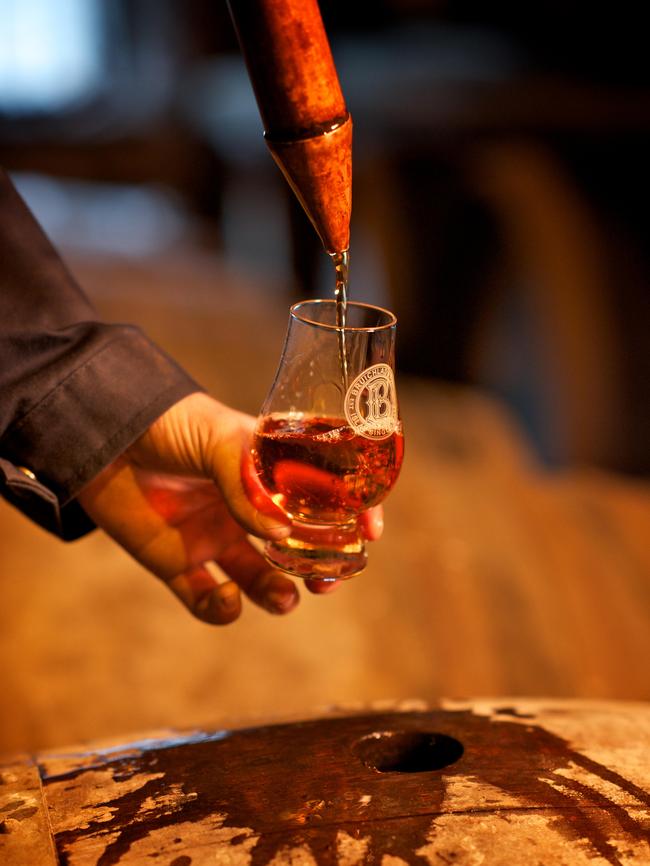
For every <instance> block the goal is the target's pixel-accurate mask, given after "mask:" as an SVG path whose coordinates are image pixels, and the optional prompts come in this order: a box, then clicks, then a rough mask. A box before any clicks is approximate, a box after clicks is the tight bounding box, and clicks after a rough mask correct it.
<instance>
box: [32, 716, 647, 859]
mask: <svg viewBox="0 0 650 866" xmlns="http://www.w3.org/2000/svg"><path fill="white" fill-rule="evenodd" d="M395 739H397V740H398V741H399V744H398V747H397V748H394V746H392V745H391V743H393V742H394V741H395ZM424 741H428V742H430V744H431V745H430V748H429V751H428V752H427V754H426V756H424V757H423V753H422V750H420V751H419V752H417V750H414V748H413V744H414V743H416V742H418V743H420V742H424ZM451 742H453V743H456V744H457V746H458V749H457V750H456V751H454V752H453V754H452V753H451V752H449V747H448V745H447V744H448V743H451ZM368 743H370V744H371V745H372V749H368V748H365V747H366V746H367V745H368ZM648 747H650V707H649V706H648V705H639V704H637V705H635V704H619V705H617V704H615V703H610V704H606V703H600V704H596V703H591V704H590V703H588V702H576V701H573V702H571V701H549V700H547V701H514V702H510V703H506V702H502V701H501V702H499V701H489V700H484V701H480V702H464V703H456V704H451V703H449V704H447V705H446V706H445V707H444V708H436V709H429V710H425V711H399V709H398V708H392V710H391V711H386V710H384V711H382V712H376V711H375V712H368V711H365V712H363V713H358V714H355V715H347V716H346V715H342V716H338V717H337V716H330V717H327V718H321V719H308V720H304V721H302V722H293V723H289V724H279V725H272V726H262V727H256V728H248V729H242V730H216V731H209V732H195V733H193V734H189V735H184V736H183V735H176V736H175V737H167V738H166V739H164V740H163V739H159V740H156V739H149V740H145V741H142V742H140V743H137V742H136V743H132V744H128V743H122V744H116V745H115V746H113V747H111V748H106V747H105V746H104V747H100V748H97V749H96V750H93V749H92V748H87V749H86V750H84V751H79V752H78V753H76V754H75V753H74V752H69V753H67V754H65V753H64V754H58V755H56V754H55V755H46V756H41V759H40V762H41V766H42V771H43V777H44V791H45V798H46V800H47V804H48V808H49V811H50V815H51V820H52V826H53V834H54V839H55V841H56V846H57V851H58V853H59V856H60V857H61V859H62V861H63V862H65V863H66V864H70V866H91V864H92V866H110V864H123V866H126V864H132V866H139V864H145V863H150V862H152V859H155V860H156V861H157V862H166V863H170V864H176V866H190V864H192V866H202V864H208V863H211V864H229V863H238V864H245V866H266V864H271V863H272V864H275V866H285V864H286V866H289V864H295V863H305V864H306V863H309V864H319V866H321V864H322V866H327V864H338V866H354V864H364V863H383V864H397V863H414V862H421V861H423V862H428V863H430V864H432V866H433V864H437V863H441V862H442V863H460V864H479V863H480V864H484V866H491V864H492V866H496V864H503V863H506V862H510V863H533V862H534V863H536V864H541V866H545V864H548V866H551V864H552V866H556V864H566V866H574V864H585V866H587V864H591V866H594V864H619V866H623V864H642V863H649V862H650V844H649V842H650V836H649V834H648V826H647V815H648V809H649V808H650V769H649V765H648V762H647V760H646V755H647V750H648ZM363 749H365V751H363ZM387 750H388V751H390V754H391V760H392V762H393V763H392V765H391V769H389V770H387V769H386V768H384V771H381V772H380V771H378V770H377V769H376V768H375V765H376V764H377V762H378V760H379V759H381V756H382V755H386V754H388V751H387ZM445 750H446V751H445ZM361 755H363V756H364V760H362V759H361ZM431 755H434V756H435V758H436V759H437V760H438V763H439V764H441V766H436V767H435V768H433V769H432V768H431V763H430V757H431ZM369 756H370V757H373V758H374V759H375V765H373V763H372V762H370V763H368V760H367V759H368V757H369ZM400 760H402V762H404V761H406V762H407V763H402V764H400V763H399V761H400ZM396 761H397V763H396ZM406 766H407V767H408V771H405V770H404V767H406Z"/></svg>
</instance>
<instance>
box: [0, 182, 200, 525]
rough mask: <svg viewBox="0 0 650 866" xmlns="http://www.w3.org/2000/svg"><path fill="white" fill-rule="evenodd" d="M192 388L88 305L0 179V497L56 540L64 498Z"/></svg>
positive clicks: (139, 338) (63, 520) (69, 500)
mask: <svg viewBox="0 0 650 866" xmlns="http://www.w3.org/2000/svg"><path fill="white" fill-rule="evenodd" d="M199 390H202V389H201V388H200V386H199V385H197V383H196V382H195V381H194V380H193V379H192V378H191V377H190V376H189V375H188V374H187V373H186V372H185V371H184V370H183V369H182V368H181V367H179V366H178V364H176V363H175V362H174V361H173V360H172V358H170V357H169V356H168V355H167V354H165V352H163V351H162V350H161V349H160V348H158V347H157V346H156V345H154V344H153V343H152V342H151V341H150V340H149V339H148V338H147V337H146V336H145V335H144V334H143V333H142V332H141V331H140V330H139V329H138V328H136V327H134V326H132V325H120V324H108V323H105V322H101V321H100V320H99V319H98V316H97V313H96V312H95V310H94V308H93V306H92V304H91V303H90V301H89V300H88V298H87V297H86V296H85V295H84V293H83V292H82V291H81V289H80V288H79V286H78V285H77V284H76V282H75V280H74V279H73V278H72V276H71V275H70V273H69V272H68V271H67V269H66V267H65V265H64V264H63V262H62V261H61V259H60V258H59V256H58V255H57V253H56V251H55V250H54V248H53V247H52V245H51V244H50V242H49V241H48V239H47V238H46V236H45V234H44V233H43V231H42V230H41V228H40V226H39V225H38V223H37V222H36V220H35V219H34V217H33V216H32V214H31V213H30V211H29V209H28V208H27V206H26V205H25V203H24V202H23V201H22V199H21V198H20V196H19V195H18V193H17V192H16V190H15V189H14V187H13V185H12V183H11V181H10V180H9V178H8V177H7V175H6V174H5V173H4V172H2V171H1V170H0V494H1V495H2V496H4V498H5V499H7V500H8V501H9V502H11V503H12V504H13V505H15V506H16V507H17V508H19V509H20V510H21V511H23V512H24V513H25V514H26V515H27V516H29V517H30V518H31V519H33V520H34V521H35V522H37V523H38V524H40V525H41V526H43V527H44V528H45V529H48V530H49V531H51V532H54V533H56V534H57V535H59V536H61V537H62V538H64V539H66V540H71V539H73V538H78V537H79V536H81V535H83V534H85V533H86V532H88V531H89V530H90V529H92V528H93V524H92V522H91V521H90V519H89V518H88V517H87V516H86V514H85V513H84V512H83V510H82V508H81V506H79V504H78V503H77V502H76V500H75V496H76V495H77V494H78V493H79V491H80V490H81V489H82V487H84V486H85V484H87V483H88V482H89V481H90V480H91V479H92V478H94V476H95V475H97V474H98V473H99V472H100V471H101V470H102V469H103V468H104V467H105V466H108V464H109V463H111V462H112V461H113V460H114V459H115V458H116V457H118V456H119V455H120V454H121V453H122V452H123V451H124V450H125V449H126V448H128V446H129V445H131V444H132V442H134V441H135V440H136V439H137V438H138V437H139V436H140V435H141V434H142V433H144V431H145V430H146V429H147V428H148V427H149V426H150V425H151V424H152V423H153V421H155V420H156V418H158V417H159V416H160V415H162V414H163V413H164V412H165V411H166V410H167V409H168V408H169V407H170V406H172V405H173V404H174V403H176V402H177V401H178V400H180V399H181V398H182V397H185V396H186V395H188V394H191V393H193V392H195V391H199Z"/></svg>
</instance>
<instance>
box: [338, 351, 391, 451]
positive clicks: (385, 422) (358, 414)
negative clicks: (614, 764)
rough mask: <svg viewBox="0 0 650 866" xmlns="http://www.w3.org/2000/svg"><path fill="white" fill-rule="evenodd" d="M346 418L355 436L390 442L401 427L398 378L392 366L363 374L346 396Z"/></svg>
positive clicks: (372, 368) (374, 367) (374, 369)
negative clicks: (396, 381)
mask: <svg viewBox="0 0 650 866" xmlns="http://www.w3.org/2000/svg"><path fill="white" fill-rule="evenodd" d="M345 417H346V418H347V421H348V424H349V425H350V427H352V429H353V430H354V431H355V433H358V434H359V435H361V436H365V437H366V438H367V439H386V438H387V437H388V436H390V435H391V433H393V432H394V431H395V429H396V428H397V403H396V400H395V379H394V377H393V371H392V370H391V368H390V367H389V366H388V364H375V365H374V366H373V367H368V369H367V370H364V371H363V373H360V374H359V375H358V376H357V378H356V379H355V380H354V382H352V384H351V385H350V387H349V388H348V392H347V394H346V395H345Z"/></svg>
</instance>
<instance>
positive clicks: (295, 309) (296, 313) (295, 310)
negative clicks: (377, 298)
mask: <svg viewBox="0 0 650 866" xmlns="http://www.w3.org/2000/svg"><path fill="white" fill-rule="evenodd" d="M315 305H323V306H325V305H327V306H330V305H331V306H336V301H335V300H334V299H333V298H309V299H308V300H306V301H298V302H297V303H295V304H293V305H292V306H291V307H290V309H289V314H290V316H291V318H292V319H295V320H296V321H297V322H302V323H303V324H304V325H313V326H314V327H315V328H324V329H325V330H328V331H359V332H362V333H366V334H370V333H373V332H374V331H387V330H390V328H394V327H395V325H396V324H397V316H396V315H395V313H391V311H390V310H387V309H386V308H385V307H378V306H377V305H376V304H365V303H363V302H362V301H348V302H347V305H348V308H349V307H356V308H362V309H365V310H376V311H377V312H379V313H383V315H385V316H386V317H387V321H386V322H385V323H384V324H383V325H367V326H355V325H347V324H346V325H345V326H344V327H343V328H341V327H340V326H339V325H329V324H328V323H327V322H317V321H316V320H315V319H310V318H309V317H307V316H304V315H301V310H300V308H301V307H308V306H315Z"/></svg>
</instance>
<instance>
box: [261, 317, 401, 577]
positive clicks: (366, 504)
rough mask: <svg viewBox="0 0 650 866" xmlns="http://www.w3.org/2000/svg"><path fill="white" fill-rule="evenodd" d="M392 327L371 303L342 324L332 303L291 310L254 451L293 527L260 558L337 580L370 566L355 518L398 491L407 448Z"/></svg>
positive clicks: (393, 322)
mask: <svg viewBox="0 0 650 866" xmlns="http://www.w3.org/2000/svg"><path fill="white" fill-rule="evenodd" d="M337 313H338V315H337ZM396 325H397V320H396V318H395V316H394V315H393V314H392V313H391V312H389V311H388V310H384V309H381V308H380V307H375V306H371V305H369V304H361V303H357V302H348V303H347V304H346V309H345V317H344V319H342V318H341V310H340V308H339V309H338V311H337V304H336V302H335V301H334V300H311V301H302V302H301V303H298V304H294V306H293V307H291V310H290V316H289V327H288V330H287V335H286V339H285V343H284V349H283V352H282V357H281V360H280V365H279V368H278V371H277V374H276V377H275V381H274V382H273V385H272V387H271V390H270V392H269V394H268V396H267V398H266V400H265V401H264V404H263V406H262V409H261V412H260V415H259V418H258V421H257V425H256V428H255V434H254V440H253V449H252V453H253V462H254V465H255V469H256V471H257V475H258V477H259V479H260V482H261V484H262V486H263V487H264V488H265V490H266V492H267V493H268V494H269V496H270V497H271V498H272V500H273V501H274V502H275V503H276V505H278V506H279V507H280V508H282V510H283V511H284V512H285V513H286V514H287V515H288V516H289V517H290V518H291V521H292V527H293V528H292V532H291V535H290V536H289V537H288V538H285V539H282V540H281V541H269V542H267V543H266V546H265V548H264V554H265V556H266V558H267V560H268V561H269V562H270V563H271V564H272V565H273V566H275V567H276V568H279V569H281V570H283V571H286V572H288V573H289V574H292V575H296V576H299V577H303V578H308V579H311V580H325V581H331V580H341V579H344V578H348V577H352V576H353V575H355V574H358V573H359V572H361V571H362V570H363V569H364V568H365V565H366V561H367V554H366V550H365V544H364V539H363V536H362V533H361V530H360V527H359V516H360V515H361V514H362V512H364V511H366V510H367V509H368V508H370V507H371V506H374V505H377V504H378V503H379V502H381V501H382V500H383V499H384V498H385V496H386V495H387V493H388V492H389V490H390V489H391V488H392V486H393V484H394V483H395V481H396V479H397V476H398V474H399V470H400V467H401V463H402V455H403V449H404V446H403V435H402V424H401V420H400V416H399V409H398V403H397V393H396V390H395V378H394V366H395V330H396Z"/></svg>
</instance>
